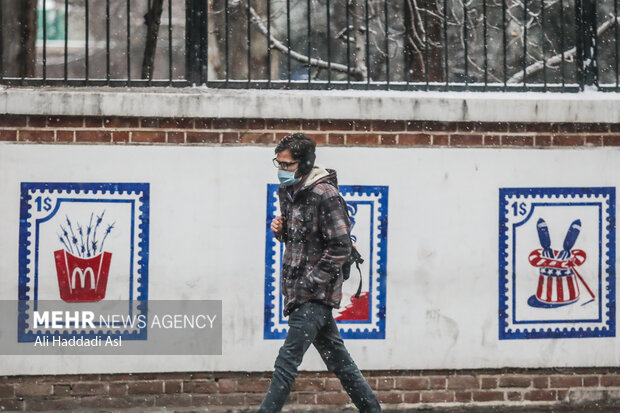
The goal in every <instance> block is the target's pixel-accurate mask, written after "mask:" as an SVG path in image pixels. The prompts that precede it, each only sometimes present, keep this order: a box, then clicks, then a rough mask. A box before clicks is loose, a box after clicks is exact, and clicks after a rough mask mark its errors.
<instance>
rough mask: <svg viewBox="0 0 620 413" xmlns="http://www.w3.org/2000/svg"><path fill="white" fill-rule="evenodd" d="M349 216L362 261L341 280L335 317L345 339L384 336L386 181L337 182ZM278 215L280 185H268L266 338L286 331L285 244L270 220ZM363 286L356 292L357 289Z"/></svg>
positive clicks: (275, 336)
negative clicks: (283, 290) (382, 183)
mask: <svg viewBox="0 0 620 413" xmlns="http://www.w3.org/2000/svg"><path fill="white" fill-rule="evenodd" d="M340 192H341V194H342V196H343V198H344V200H345V201H346V203H347V208H348V211H349V216H350V218H351V224H352V227H351V236H352V238H353V243H354V244H355V247H356V248H357V250H358V251H359V253H360V254H361V256H362V258H363V259H364V262H363V263H362V264H360V270H359V272H358V270H357V268H356V267H355V265H354V266H353V267H352V268H351V275H350V278H349V279H348V280H347V281H345V282H344V284H343V297H342V302H341V305H340V309H338V310H336V313H334V319H335V320H336V322H337V323H338V325H339V326H340V334H341V335H342V337H343V338H345V339H347V338H348V339H354V338H359V339H384V338H385V314H386V265H387V222H388V221H387V219H388V216H387V211H388V209H387V208H388V187H387V186H359V185H356V186H351V185H340ZM278 215H280V212H279V201H278V185H276V184H269V185H268V186H267V220H266V250H265V328H264V338H265V339H283V338H285V337H286V330H287V326H288V324H287V318H286V317H284V315H283V314H282V294H281V292H280V269H281V259H282V254H283V252H284V245H283V244H281V243H280V242H278V241H277V240H276V239H275V237H274V236H273V233H272V232H271V229H270V224H271V220H272V219H273V218H274V217H276V216H278ZM360 277H361V291H360V293H359V296H358V298H356V295H358V294H357V292H358V289H359V287H360Z"/></svg>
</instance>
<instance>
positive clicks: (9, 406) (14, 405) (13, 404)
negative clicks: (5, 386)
mask: <svg viewBox="0 0 620 413" xmlns="http://www.w3.org/2000/svg"><path fill="white" fill-rule="evenodd" d="M24 404H25V402H24V400H23V399H22V400H19V399H0V410H2V411H19V412H21V411H24Z"/></svg>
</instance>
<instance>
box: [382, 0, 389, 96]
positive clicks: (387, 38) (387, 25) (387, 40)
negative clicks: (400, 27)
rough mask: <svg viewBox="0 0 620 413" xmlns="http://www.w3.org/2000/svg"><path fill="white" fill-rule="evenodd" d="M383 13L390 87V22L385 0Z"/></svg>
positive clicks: (387, 76) (387, 72)
mask: <svg viewBox="0 0 620 413" xmlns="http://www.w3.org/2000/svg"><path fill="white" fill-rule="evenodd" d="M383 15H384V17H385V80H386V86H387V88H388V89H389V88H390V22H389V19H388V2H387V0H383Z"/></svg>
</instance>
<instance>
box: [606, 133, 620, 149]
mask: <svg viewBox="0 0 620 413" xmlns="http://www.w3.org/2000/svg"><path fill="white" fill-rule="evenodd" d="M603 145H604V146H620V135H607V136H603Z"/></svg>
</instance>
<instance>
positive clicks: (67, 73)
mask: <svg viewBox="0 0 620 413" xmlns="http://www.w3.org/2000/svg"><path fill="white" fill-rule="evenodd" d="M68 56H69V0H65V55H64V78H65V81H66V80H67V78H68V77H69V68H68V65H69V59H68Z"/></svg>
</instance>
